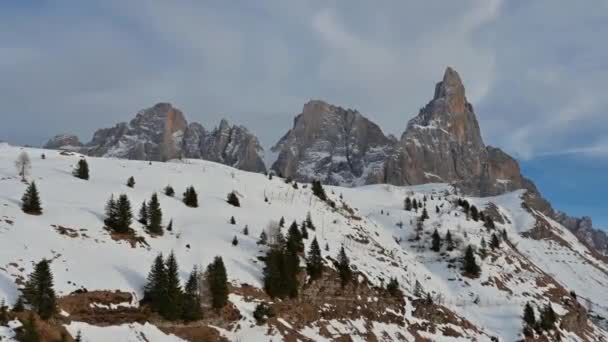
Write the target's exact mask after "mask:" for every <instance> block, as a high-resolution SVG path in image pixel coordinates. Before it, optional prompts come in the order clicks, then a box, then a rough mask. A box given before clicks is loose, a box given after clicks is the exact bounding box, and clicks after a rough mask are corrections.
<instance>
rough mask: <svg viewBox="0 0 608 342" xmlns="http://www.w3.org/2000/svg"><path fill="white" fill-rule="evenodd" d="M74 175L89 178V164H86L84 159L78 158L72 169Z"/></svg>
mask: <svg viewBox="0 0 608 342" xmlns="http://www.w3.org/2000/svg"><path fill="white" fill-rule="evenodd" d="M73 174H74V177H76V178H80V179H84V180H88V179H89V164H87V161H86V159H80V160H78V164H77V165H76V168H75V169H74V172H73Z"/></svg>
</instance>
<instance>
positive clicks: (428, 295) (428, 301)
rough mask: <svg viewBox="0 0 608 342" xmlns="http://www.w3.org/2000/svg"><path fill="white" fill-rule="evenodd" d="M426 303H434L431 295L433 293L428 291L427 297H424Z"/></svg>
mask: <svg viewBox="0 0 608 342" xmlns="http://www.w3.org/2000/svg"><path fill="white" fill-rule="evenodd" d="M424 304H425V305H433V297H431V293H430V292H427V294H426V298H425V299H424Z"/></svg>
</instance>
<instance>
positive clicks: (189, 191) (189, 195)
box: [184, 186, 198, 208]
mask: <svg viewBox="0 0 608 342" xmlns="http://www.w3.org/2000/svg"><path fill="white" fill-rule="evenodd" d="M184 204H185V205H187V206H189V207H191V208H197V207H198V195H197V194H196V190H194V187H193V186H190V187H187V188H186V192H184Z"/></svg>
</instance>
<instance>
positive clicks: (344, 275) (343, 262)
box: [337, 246, 352, 287]
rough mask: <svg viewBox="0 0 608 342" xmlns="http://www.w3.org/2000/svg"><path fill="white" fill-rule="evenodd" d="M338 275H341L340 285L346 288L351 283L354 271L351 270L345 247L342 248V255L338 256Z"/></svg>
mask: <svg viewBox="0 0 608 342" xmlns="http://www.w3.org/2000/svg"><path fill="white" fill-rule="evenodd" d="M337 266H338V267H337V268H338V273H339V275H340V284H341V285H342V287H344V286H346V284H348V283H349V282H350V279H351V277H352V270H351V269H350V260H348V256H347V255H346V251H345V250H344V246H342V248H340V254H338V265H337Z"/></svg>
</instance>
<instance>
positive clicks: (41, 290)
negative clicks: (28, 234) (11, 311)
mask: <svg viewBox="0 0 608 342" xmlns="http://www.w3.org/2000/svg"><path fill="white" fill-rule="evenodd" d="M23 296H24V297H25V299H26V300H27V302H28V303H29V304H30V305H31V306H32V308H33V310H34V311H35V312H36V313H37V314H38V315H39V316H40V318H42V319H44V320H46V319H49V318H50V317H51V316H53V314H54V313H55V310H56V301H57V299H56V297H55V290H54V289H53V274H52V273H51V268H50V266H49V262H48V260H46V259H43V260H41V261H40V262H38V263H37V264H36V266H35V267H34V272H33V273H32V274H30V277H29V279H28V281H27V283H26V284H25V288H24V289H23Z"/></svg>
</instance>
